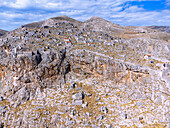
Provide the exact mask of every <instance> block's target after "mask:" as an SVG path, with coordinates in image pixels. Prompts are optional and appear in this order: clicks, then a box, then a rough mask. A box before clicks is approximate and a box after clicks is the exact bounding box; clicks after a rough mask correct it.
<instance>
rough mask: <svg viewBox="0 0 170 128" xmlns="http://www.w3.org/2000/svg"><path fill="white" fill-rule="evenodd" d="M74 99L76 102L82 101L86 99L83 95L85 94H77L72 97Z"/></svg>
mask: <svg viewBox="0 0 170 128" xmlns="http://www.w3.org/2000/svg"><path fill="white" fill-rule="evenodd" d="M72 98H73V99H74V100H81V99H84V94H83V92H80V93H76V94H74V95H73V96H72Z"/></svg>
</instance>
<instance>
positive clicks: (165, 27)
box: [149, 26, 170, 33]
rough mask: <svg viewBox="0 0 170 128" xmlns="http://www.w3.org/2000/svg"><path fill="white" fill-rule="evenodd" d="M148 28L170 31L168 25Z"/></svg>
mask: <svg viewBox="0 0 170 128" xmlns="http://www.w3.org/2000/svg"><path fill="white" fill-rule="evenodd" d="M149 28H151V29H155V30H159V31H162V32H167V33H170V26H149Z"/></svg>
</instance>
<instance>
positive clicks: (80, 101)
mask: <svg viewBox="0 0 170 128" xmlns="http://www.w3.org/2000/svg"><path fill="white" fill-rule="evenodd" d="M72 104H73V105H82V104H83V100H73V102H72Z"/></svg>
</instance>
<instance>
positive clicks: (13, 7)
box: [0, 0, 170, 31]
mask: <svg viewBox="0 0 170 128" xmlns="http://www.w3.org/2000/svg"><path fill="white" fill-rule="evenodd" d="M61 15H66V16H69V17H71V18H74V19H76V20H79V21H85V20H88V19H90V18H91V17H93V16H98V17H101V18H104V19H106V20H109V21H111V22H113V23H116V24H120V25H122V26H150V25H159V26H170V0H0V29H3V30H8V31H11V30H13V29H16V28H18V27H19V26H20V25H24V24H27V23H31V22H35V21H43V20H47V19H49V18H52V17H57V16H61Z"/></svg>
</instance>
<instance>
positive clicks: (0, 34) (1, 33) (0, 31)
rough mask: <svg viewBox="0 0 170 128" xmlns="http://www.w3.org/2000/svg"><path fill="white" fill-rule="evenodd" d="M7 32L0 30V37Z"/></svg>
mask: <svg viewBox="0 0 170 128" xmlns="http://www.w3.org/2000/svg"><path fill="white" fill-rule="evenodd" d="M7 32H8V31H5V30H2V29H0V37H1V36H3V35H5V34H6V33H7Z"/></svg>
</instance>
